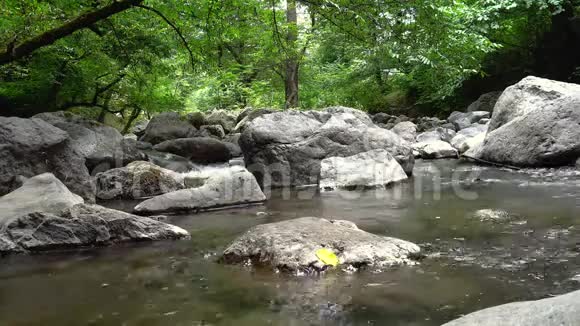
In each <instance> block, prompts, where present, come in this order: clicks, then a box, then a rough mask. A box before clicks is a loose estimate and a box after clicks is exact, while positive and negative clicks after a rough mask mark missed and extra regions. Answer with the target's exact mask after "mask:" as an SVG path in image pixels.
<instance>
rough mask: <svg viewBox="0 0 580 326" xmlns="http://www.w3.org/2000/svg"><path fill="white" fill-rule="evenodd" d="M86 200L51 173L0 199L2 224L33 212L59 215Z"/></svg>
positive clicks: (39, 176)
mask: <svg viewBox="0 0 580 326" xmlns="http://www.w3.org/2000/svg"><path fill="white" fill-rule="evenodd" d="M83 202H84V200H83V199H82V198H81V197H80V196H78V195H75V194H73V193H72V192H70V191H69V190H68V188H67V187H66V186H65V185H64V184H63V183H62V182H61V181H60V180H58V179H57V178H56V177H55V176H54V175H52V174H51V173H44V174H41V175H37V176H35V177H32V178H30V179H28V180H26V181H25V182H24V184H23V185H22V187H20V188H18V189H16V190H14V191H13V192H11V193H9V194H7V195H5V196H3V197H0V223H6V222H7V221H9V220H10V219H13V218H15V217H17V216H21V215H25V214H28V213H33V212H47V213H53V214H57V213H60V212H62V211H63V210H65V209H67V208H70V207H72V206H74V205H77V204H81V203H83Z"/></svg>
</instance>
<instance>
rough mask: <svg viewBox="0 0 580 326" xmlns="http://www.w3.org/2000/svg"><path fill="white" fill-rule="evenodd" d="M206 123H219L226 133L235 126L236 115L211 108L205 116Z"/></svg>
mask: <svg viewBox="0 0 580 326" xmlns="http://www.w3.org/2000/svg"><path fill="white" fill-rule="evenodd" d="M205 120H206V123H207V124H208V125H221V126H222V127H223V128H224V130H225V131H226V133H230V132H231V131H232V130H234V128H235V127H236V116H235V115H233V114H232V113H230V112H228V111H226V110H213V111H211V112H210V113H209V115H207V116H206V118H205Z"/></svg>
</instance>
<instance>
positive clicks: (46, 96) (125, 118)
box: [0, 0, 580, 124]
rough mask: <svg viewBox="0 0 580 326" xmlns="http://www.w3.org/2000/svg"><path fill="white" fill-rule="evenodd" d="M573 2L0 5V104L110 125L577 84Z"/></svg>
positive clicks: (437, 104) (405, 102)
mask: <svg viewBox="0 0 580 326" xmlns="http://www.w3.org/2000/svg"><path fill="white" fill-rule="evenodd" d="M577 10H578V7H577V4H576V3H575V2H574V1H569V0H539V1H533V0H501V1H497V0H465V1H452V0H436V1H422V0H411V1H401V0H334V1H330V0H328V1H327V0H294V1H292V0H291V1H278V0H228V1H220V0H199V1H173V0H169V1H157V0H142V1H139V0H116V1H104V0H79V1H68V0H50V1H21V0H11V1H3V2H2V3H1V4H0V12H2V15H1V16H0V44H2V49H1V50H0V65H1V66H0V106H1V107H2V110H3V111H5V112H6V113H7V114H6V115H18V116H31V115H33V114H35V113H39V112H45V111H57V110H72V111H75V112H81V113H82V114H83V115H87V116H89V117H93V118H98V119H99V120H101V121H104V119H105V118H104V117H105V116H106V115H109V114H113V115H114V116H115V117H116V118H115V119H113V120H116V124H127V123H128V122H129V123H130V122H132V121H133V120H134V119H137V118H136V117H145V116H150V115H151V114H154V113H158V112H164V111H181V112H192V111H208V110H211V109H216V108H217V109H227V110H236V109H241V108H245V107H255V108H263V107H268V108H274V109H285V108H301V109H315V108H322V107H327V106H332V105H339V104H340V105H345V106H349V107H355V108H359V109H363V110H366V111H368V112H371V113H376V112H389V113H399V114H407V115H419V114H422V113H431V114H439V115H442V114H448V113H449V112H451V111H453V110H454V109H457V108H462V107H463V106H465V105H466V104H468V103H469V102H470V101H473V100H474V99H475V98H477V96H479V95H480V94H481V93H484V92H487V91H495V90H502V89H503V88H505V87H506V86H508V85H510V84H513V83H514V82H516V81H518V80H519V79H521V78H523V77H525V76H527V75H530V74H534V75H538V76H541V77H547V78H554V79H558V80H564V81H572V82H573V81H574V80H577V78H578V77H577V73H578V71H577V70H576V69H577V67H578V66H579V62H578V61H579V60H580V59H578V58H579V57H580V56H579V55H578V53H579V51H580V50H579V48H580V45H578V42H574V41H573V40H575V37H576V34H575V33H577V32H578V31H579V30H580V28H579V27H578V23H576V21H577V20H575V18H574V17H575V15H576V11H577ZM119 120H121V121H119Z"/></svg>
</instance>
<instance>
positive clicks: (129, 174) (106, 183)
mask: <svg viewBox="0 0 580 326" xmlns="http://www.w3.org/2000/svg"><path fill="white" fill-rule="evenodd" d="M96 184H97V198H99V199H106V200H109V199H119V198H121V199H139V198H144V197H152V196H157V195H161V194H165V193H168V192H172V191H176V190H179V189H183V177H182V176H181V175H180V174H178V173H176V172H174V171H171V170H167V169H164V168H161V167H159V166H157V165H155V164H152V163H149V162H142V161H138V162H133V163H131V164H129V165H127V166H126V167H123V168H118V169H113V170H109V171H106V172H102V173H99V174H97V182H96Z"/></svg>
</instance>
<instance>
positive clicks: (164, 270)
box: [0, 160, 580, 326]
mask: <svg viewBox="0 0 580 326" xmlns="http://www.w3.org/2000/svg"><path fill="white" fill-rule="evenodd" d="M104 204H105V205H107V206H110V207H114V208H119V209H123V210H127V211H130V209H131V207H132V206H134V205H135V203H134V202H110V203H104ZM481 210H483V211H481ZM489 210H493V211H489ZM478 211H479V212H478ZM476 212H478V213H476ZM302 216H318V217H327V218H341V219H348V220H351V221H353V222H355V223H357V224H358V226H359V227H360V228H361V229H364V230H366V231H369V232H373V233H377V234H384V235H389V236H394V237H399V238H402V239H405V240H409V241H413V242H415V243H418V244H420V245H421V246H422V247H423V248H424V250H425V253H426V255H427V257H426V258H425V259H424V260H422V261H421V263H420V264H418V265H414V266H404V267H399V268H395V269H391V270H383V271H379V270H374V269H367V270H363V271H359V272H354V273H353V272H350V271H346V270H345V271H342V270H337V271H331V272H328V273H326V274H325V275H320V276H294V275H284V274H276V273H273V272H272V271H270V270H261V269H252V268H249V267H245V266H224V265H220V264H218V263H216V258H217V257H218V256H219V253H220V252H221V251H222V250H223V249H224V248H225V246H226V245H227V244H228V243H229V242H231V241H232V240H233V239H234V238H235V237H236V236H237V235H239V234H240V233H242V232H244V231H246V230H247V229H248V228H250V227H252V226H254V225H257V224H262V223H268V222H275V221H280V220H285V219H291V218H295V217H302ZM169 221H170V222H171V223H174V224H177V225H179V226H181V227H183V228H185V229H187V230H189V231H190V232H191V234H192V240H191V241H179V242H160V243H142V244H136V245H135V244H133V245H125V246H116V247H110V248H100V249H87V250H83V251H73V252H62V253H47V254H42V255H38V256H35V257H26V256H12V257H8V258H3V259H1V260H0V325H2V326H4V325H6V326H12V325H38V326H50V325H55V326H56V325H58V326H65V325H71V326H72V325H74V326H77V325H127V326H130V325H131V326H132V325H184V326H185V325H440V324H442V323H444V322H446V321H449V320H452V319H454V318H457V317H458V316H460V315H461V314H466V313H469V312H473V311H475V310H478V309H482V308H486V307H489V306H492V305H498V304H502V303H506V302H510V301H514V300H527V299H538V298H543V297H547V296H550V295H556V294H560V293H564V292H568V291H572V290H575V289H580V171H577V170H566V169H561V170H527V171H509V170H503V169H497V168H487V167H479V166H475V165H471V164H466V163H461V162H459V161H452V160H441V161H429V162H421V161H419V162H417V165H416V167H415V177H414V178H413V179H411V180H409V181H408V182H406V183H403V184H399V185H396V186H394V187H391V188H388V189H386V190H366V191H355V192H346V191H336V192H323V193H318V192H316V191H315V189H313V188H304V189H295V190H293V191H282V190H278V191H275V192H274V193H273V194H272V198H271V199H270V200H269V201H268V202H267V203H266V204H265V205H262V206H253V207H246V208H236V209H230V210H224V211H215V212H205V213H201V214H197V215H179V216H171V217H170V219H169Z"/></svg>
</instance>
